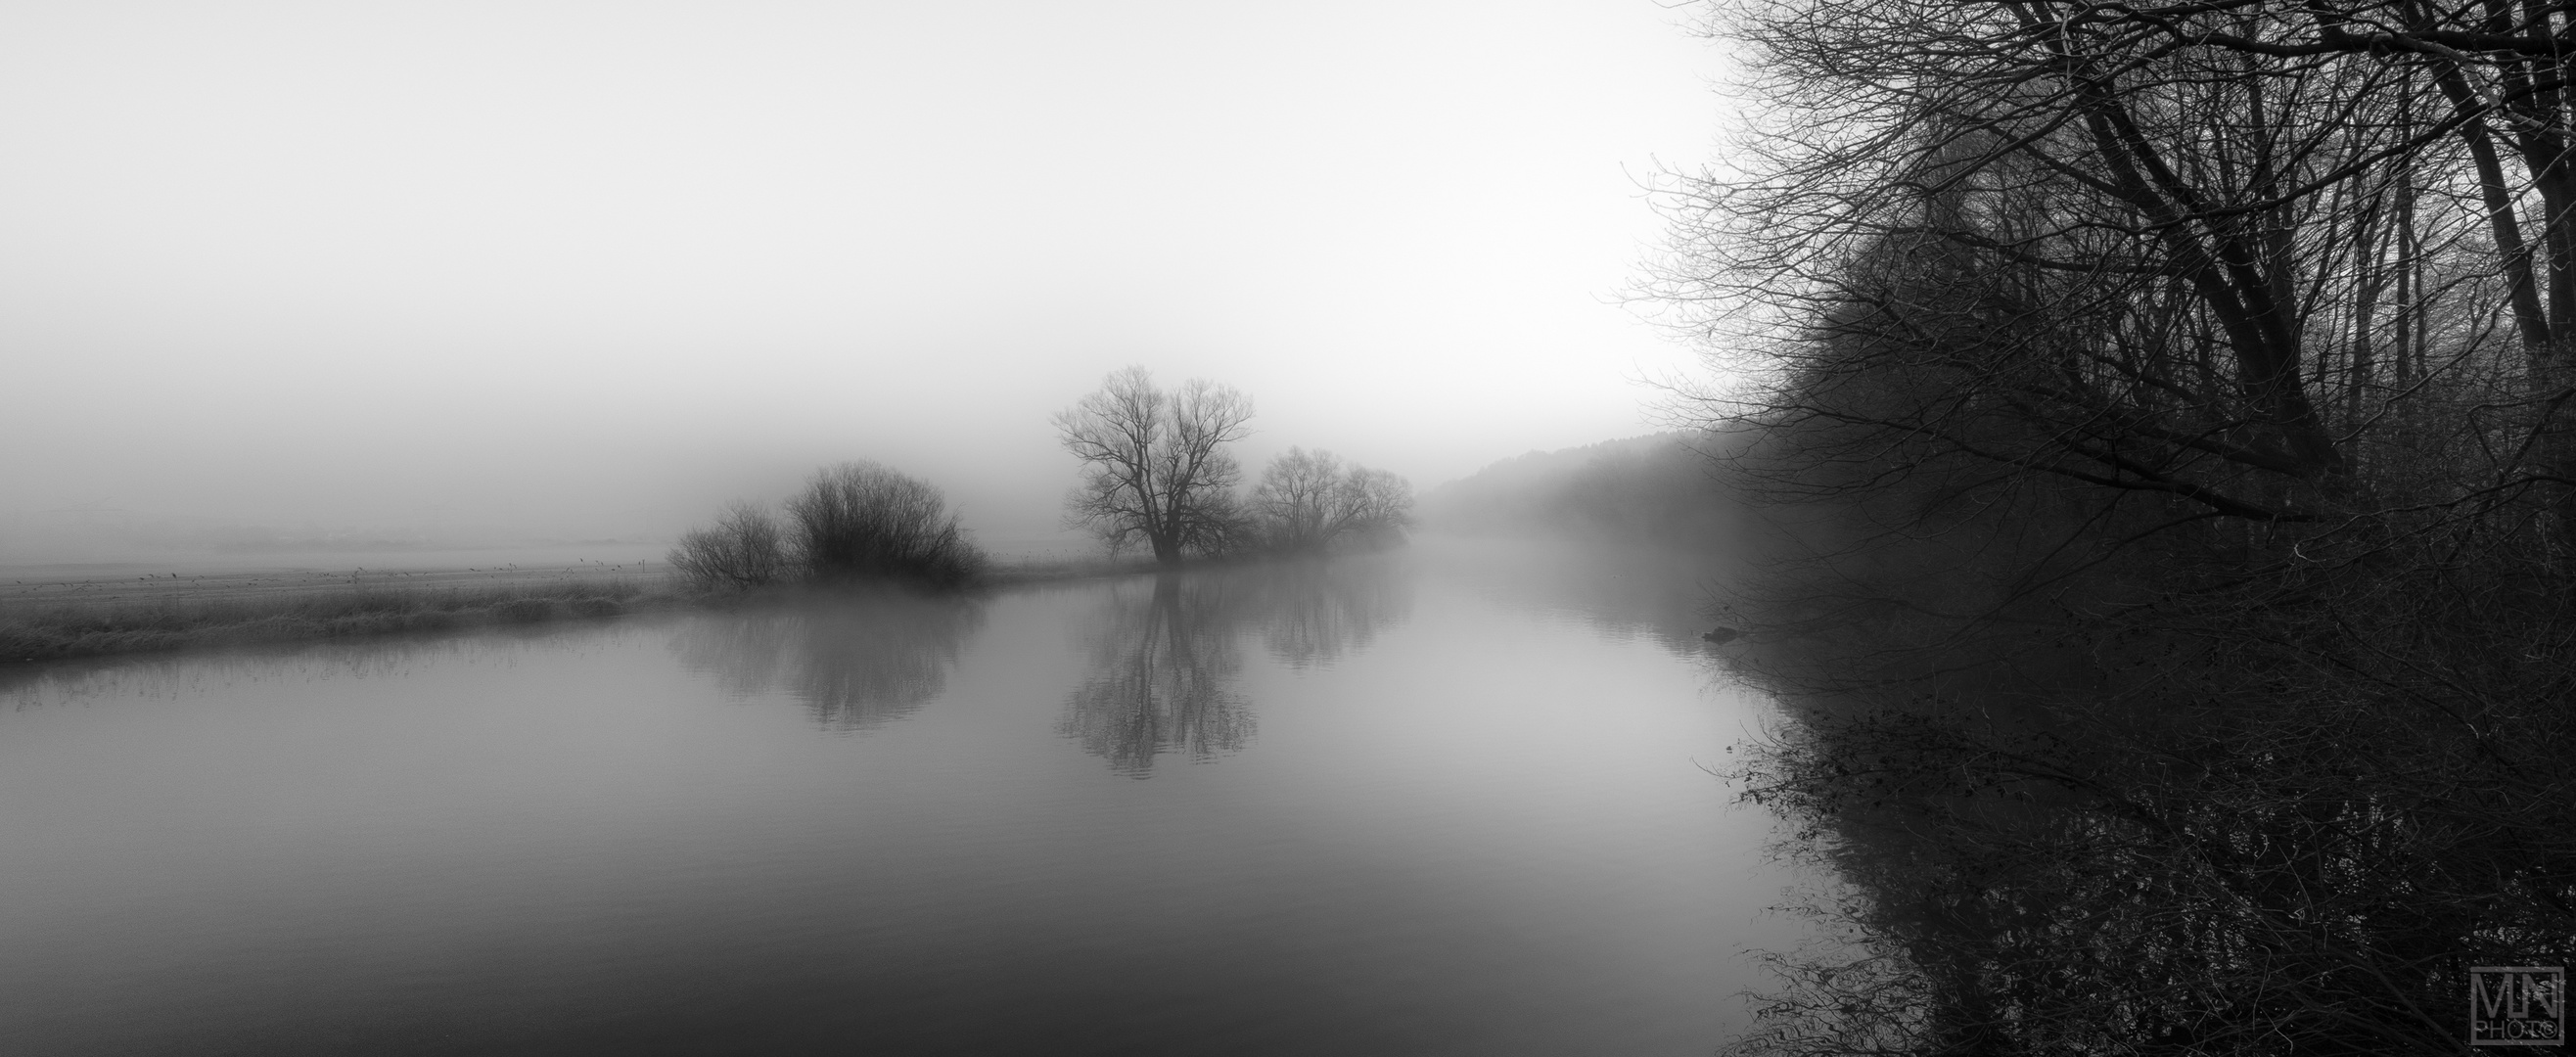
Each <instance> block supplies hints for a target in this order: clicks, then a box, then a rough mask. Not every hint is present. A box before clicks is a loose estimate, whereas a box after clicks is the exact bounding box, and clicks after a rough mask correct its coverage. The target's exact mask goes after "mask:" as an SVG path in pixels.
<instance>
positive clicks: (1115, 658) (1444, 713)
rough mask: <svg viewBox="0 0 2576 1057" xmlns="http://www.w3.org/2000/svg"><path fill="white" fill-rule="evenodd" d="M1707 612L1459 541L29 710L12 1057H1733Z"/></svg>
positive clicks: (20, 764)
mask: <svg viewBox="0 0 2576 1057" xmlns="http://www.w3.org/2000/svg"><path fill="white" fill-rule="evenodd" d="M1696 597H1697V584H1696V583H1695V581H1694V579H1693V577H1692V576H1691V575H1690V574H1689V573H1687V572H1684V571H1681V570H1678V569H1673V568H1669V567H1657V566H1651V565H1640V564H1637V563H1633V562H1631V563H1627V564H1625V565H1615V566H1614V565H1601V564H1586V563H1580V562H1572V561H1569V560H1553V559H1542V558H1541V557H1539V556H1537V555H1534V554H1532V553H1523V552H1515V553H1509V554H1497V553H1471V552H1461V551H1458V550H1456V549H1452V550H1448V551H1439V550H1428V551H1426V550H1421V549H1417V552H1416V553H1413V554H1410V555H1405V556H1399V557H1394V558H1386V559H1372V560H1362V561H1344V562H1339V563H1336V564H1333V565H1330V566H1325V567H1320V568H1303V569H1295V568H1291V569H1264V570H1246V571H1236V572H1226V573H1202V574H1190V575H1185V576H1177V577H1166V578H1154V577H1138V578H1132V579H1126V580H1119V581H1112V582H1093V583H1083V584H1077V585H1070V586H1064V587H1057V588H1047V589H1033V590H1023V591H1016V592H1009V593H1003V594H999V595H996V596H994V597H991V598H987V599H982V600H976V601H963V602H926V601H918V600H911V601H906V600H887V599H879V600H873V601H871V600H853V601H850V602H847V603H846V604H835V605H831V606H824V607H816V608H811V609H805V610H797V611H778V610H770V611H746V612H738V613H692V614H670V615H663V616H655V617H645V618H635V619H627V620H621V621H614V622H606V623H596V624H583V625H555V626H548V627H543V628H536V629H528V630H522V631H516V632H496V633H488V634H479V635H472V636H460V637H451V638H444V639H436V640H403V641H375V642H368V643H363V644H354V645H331V646H322V647H313V648H307V649H302V650H297V651H293V652H287V653H269V654H257V655H190V656H182V657H172V658H162V659H151V660H132V661H127V662H123V663H120V664H114V665H98V666H89V667H57V668H52V669H47V670H44V671H42V672H39V673H28V672H26V671H24V670H21V671H19V672H18V673H17V674H16V676H15V679H16V682H15V683H13V684H11V685H9V686H7V687H6V688H0V1051H6V1052H11V1053H45V1054H53V1053H59V1054H93V1053H94V1054H162V1053H169V1054H179V1053H186V1054H203V1053H240V1054H304V1053H343V1052H347V1053H438V1054H447V1053H491V1054H509V1053H531V1054H533V1053H581V1052H596V1053H703V1052H782V1053H801V1052H826V1051H831V1052H879V1053H1012V1052H1057V1053H1119V1054H1152V1053H1172V1054H1199V1053H1280V1054H1380V1053H1383V1054H1476V1055H1494V1054H1519V1053H1526V1054H1550V1055H1555V1054H1575V1053H1616V1054H1667V1053H1668V1054H1700V1053H1706V1052H1707V1051H1708V1050H1709V1049H1711V1048H1712V1047H1713V1046H1715V1045H1716V1044H1717V1043H1719V1042H1720V1041H1722V1040H1723V1039H1724V1037H1725V1036H1726V1035H1727V1034H1729V1033H1730V1031H1731V1030H1733V1029H1734V1028H1735V1027H1737V1026H1739V1025H1740V1024H1741V1020H1742V1016H1743V1004H1742V1002H1741V1000H1740V999H1738V998H1737V997H1736V996H1737V992H1738V991H1739V990H1741V989H1743V988H1745V987H1748V986H1753V985H1755V984H1756V983H1758V982H1759V981H1758V979H1757V977H1756V976H1755V973H1754V969H1753V967H1752V965H1751V963H1750V961H1749V960H1748V959H1746V958H1744V957H1742V956H1741V954H1740V951H1741V950H1742V949H1743V948H1745V947H1746V946H1748V945H1766V944H1767V945H1778V944H1781V943H1783V942H1786V940H1785V937H1786V936H1787V934H1788V927H1787V926H1786V925H1785V924H1784V923H1783V922H1782V921H1781V920H1779V919H1777V918H1775V917H1772V916H1769V915H1766V914H1765V913H1764V908H1765V907H1767V906H1769V905H1771V904H1774V903H1777V902H1779V901H1780V899H1779V896H1780V891H1781V889H1782V888H1783V887H1784V886H1786V885H1788V884H1790V883H1792V879H1791V878H1789V877H1788V876H1786V875H1785V874H1784V873H1782V872H1779V871H1778V870H1777V869H1776V868H1774V867H1770V866H1767V865H1766V864H1765V863H1764V862H1763V860H1762V857H1761V855H1760V849H1761V847H1762V846H1763V844H1764V843H1765V841H1767V840H1768V839H1769V835H1770V829H1769V823H1768V820H1767V819H1766V818H1764V817H1762V816H1761V815H1759V814H1758V813H1755V812H1750V811H1743V810H1738V809H1735V808H1733V807H1732V806H1731V805H1730V794H1729V792H1728V790H1727V789H1726V787H1725V786H1724V785H1723V783H1721V782H1719V781H1718V780H1717V779H1715V778H1712V777H1711V776H1710V775H1709V774H1707V773H1706V772H1705V771H1703V770H1702V769H1701V768H1702V766H1703V765H1722V764H1723V762H1724V760H1725V758H1726V749H1727V746H1729V745H1730V744H1732V743H1734V742H1736V741H1739V740H1741V739H1743V738H1744V737H1745V736H1746V735H1747V734H1748V733H1750V732H1751V731H1752V730H1753V729H1754V728H1755V727H1757V726H1758V725H1759V724H1761V723H1762V722H1764V721H1765V719H1766V718H1767V716H1768V715H1769V713H1768V710H1767V706H1765V705H1763V704H1761V703H1760V702H1759V701H1758V700H1757V699H1756V698H1755V696H1754V695H1752V694H1751V693H1749V692H1747V691H1743V690H1740V689H1737V688H1735V687H1734V686H1732V684H1731V683H1730V682H1729V681H1728V680H1727V679H1726V678H1725V677H1724V676H1723V675H1722V674H1721V673H1720V671H1719V669H1718V668H1717V667H1716V666H1714V665H1712V664H1711V663H1710V660H1709V658H1708V657H1707V656H1706V655H1705V654H1704V653H1702V652H1701V650H1700V649H1699V648H1698V645H1697V643H1696V640H1695V637H1694V636H1693V635H1692V632H1693V631H1695V630H1696V627H1697V618H1695V617H1693V616H1691V614H1690V612H1689V610H1690V606H1691V604H1692V603H1693V602H1694V601H1696Z"/></svg>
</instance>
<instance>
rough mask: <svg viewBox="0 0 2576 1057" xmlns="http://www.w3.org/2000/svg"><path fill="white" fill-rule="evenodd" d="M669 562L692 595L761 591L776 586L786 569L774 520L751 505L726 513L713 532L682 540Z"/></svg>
mask: <svg viewBox="0 0 2576 1057" xmlns="http://www.w3.org/2000/svg"><path fill="white" fill-rule="evenodd" d="M667 560H668V561H669V562H670V563H671V567H672V568H673V569H676V570H678V571H679V576H680V582H681V583H682V584H683V585H685V586H687V587H688V588H689V589H691V590H695V591H715V590H723V589H735V590H739V589H743V588H750V587H761V586H764V585H767V584H772V583H776V582H778V580H779V579H781V578H782V577H784V576H786V575H787V572H788V569H789V566H790V562H789V561H788V554H787V547H786V545H785V541H784V539H783V537H782V535H781V533H780V532H779V529H778V521H777V519H775V518H772V517H770V516H769V511H768V510H767V509H765V508H763V507H761V506H759V505H757V504H753V503H736V504H734V505H733V506H730V507H727V508H725V512H724V514H723V515H722V516H720V517H718V518H717V519H716V524H715V527H714V528H707V529H694V530H691V531H690V532H689V533H687V534H686V535H683V536H681V537H680V545H679V546H677V547H673V548H671V553H670V555H669V557H668V558H667Z"/></svg>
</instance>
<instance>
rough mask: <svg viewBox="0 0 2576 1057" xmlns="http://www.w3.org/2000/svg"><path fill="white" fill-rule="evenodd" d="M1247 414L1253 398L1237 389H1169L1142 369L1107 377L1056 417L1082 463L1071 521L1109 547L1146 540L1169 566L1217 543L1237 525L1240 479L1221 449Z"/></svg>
mask: <svg viewBox="0 0 2576 1057" xmlns="http://www.w3.org/2000/svg"><path fill="white" fill-rule="evenodd" d="M1251 419H1252V401H1251V399H1250V398H1248V397H1246V396H1244V395H1243V394H1242V393H1240V392H1238V391H1236V390H1235V389H1234V388H1233V387H1231V386H1224V385H1218V384H1216V383H1213V382H1209V381H1207V380H1205V379H1191V380H1190V381H1187V382H1184V383H1182V384H1181V387H1180V388H1179V389H1177V390H1171V391H1166V390H1163V389H1160V388H1157V387H1156V386H1155V385H1154V378H1153V375H1152V374H1151V373H1149V372H1147V371H1146V370H1145V369H1144V368H1142V367H1129V368H1126V369H1124V370H1121V371H1118V372H1116V373H1114V374H1111V375H1110V376H1109V377H1108V379H1107V380H1105V381H1103V382H1102V383H1101V385H1100V388H1099V389H1098V390H1097V391H1094V392H1093V393H1092V394H1091V395H1089V396H1086V397H1083V398H1082V400H1081V401H1080V402H1078V403H1076V404H1074V405H1073V406H1072V407H1069V408H1066V409H1065V410H1063V411H1061V412H1058V413H1057V414H1056V416H1055V426H1056V431H1057V433H1058V435H1059V437H1060V439H1061V440H1062V441H1063V444H1064V449H1065V450H1066V451H1068V452H1071V453H1073V456H1074V457H1075V458H1077V459H1080V460H1082V463H1083V475H1082V484H1081V485H1080V486H1079V487H1077V488H1075V489H1074V491H1073V494H1072V495H1071V496H1069V497H1067V498H1066V501H1065V503H1066V507H1067V517H1068V520H1070V521H1071V522H1073V523H1074V524H1076V525H1080V526H1083V527H1087V528H1090V529H1091V530H1092V531H1094V532H1096V533H1098V534H1099V535H1100V537H1101V538H1102V539H1103V540H1106V541H1107V542H1108V543H1109V545H1110V547H1111V548H1113V549H1116V548H1123V547H1126V546H1130V545H1133V544H1135V543H1137V542H1140V541H1141V542H1143V543H1144V544H1145V545H1146V546H1148V547H1150V548H1152V550H1153V552H1154V560H1156V561H1158V562H1161V563H1163V564H1166V565H1170V564H1174V563H1177V562H1179V561H1180V560H1181V556H1182V555H1184V554H1187V553H1191V552H1193V551H1197V552H1205V551H1211V550H1216V549H1218V548H1219V547H1220V546H1222V544H1223V542H1224V541H1225V540H1226V539H1227V538H1229V536H1230V535H1231V534H1232V533H1233V532H1234V531H1235V526H1236V522H1237V520H1238V515H1237V513H1236V511H1235V509H1234V506H1235V503H1234V486H1235V484H1236V482H1238V481H1239V480H1241V479H1242V476H1243V471H1242V468H1241V467H1240V466H1239V465H1238V464H1237V463H1236V462H1235V461H1234V457H1233V456H1232V455H1231V454H1228V453H1227V452H1226V450H1225V448H1226V445H1228V444H1231V443H1233V442H1235V441H1237V440H1241V439H1243V437H1244V435H1245V434H1246V433H1247V432H1249V431H1248V430H1247V429H1246V428H1245V423H1247V422H1249V421H1251Z"/></svg>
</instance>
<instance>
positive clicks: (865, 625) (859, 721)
mask: <svg viewBox="0 0 2576 1057" xmlns="http://www.w3.org/2000/svg"><path fill="white" fill-rule="evenodd" d="M983 625H984V606H983V603H982V602H980V601H976V600H973V599H962V598H921V597H916V596H911V595H904V594H893V593H889V594H885V595H874V596H867V597H862V598H848V599H837V600H834V601H831V602H828V603H821V604H817V605H813V606H809V607H804V608H799V609H790V610H772V611H767V612H747V613H736V614H730V615H727V616H721V617H709V618H706V619H701V620H695V621H691V622H690V623H689V624H688V626H687V627H686V628H685V629H684V630H682V631H681V633H680V634H679V635H678V636H677V637H676V638H674V639H673V640H672V642H671V649H672V652H674V653H676V654H678V655H679V658H680V662H681V663H682V664H684V665H687V666H688V667H690V668H692V669H695V670H697V671H702V672H706V673H709V674H711V675H713V676H714V677H715V679H716V683H717V685H718V686H719V687H720V688H722V689H723V690H724V691H725V693H727V694H729V695H731V696H733V697H736V698H748V697H752V696H755V695H759V694H764V693H769V692H772V691H779V692H785V693H788V694H791V695H794V696H795V697H796V699H797V700H799V701H802V702H804V704H805V707H806V708H807V709H808V710H809V711H811V712H812V713H813V716H814V721H815V722H816V723H817V724H819V725H821V726H823V727H825V728H827V729H831V730H836V731H842V732H853V733H854V732H862V731H869V730H874V729H876V728H878V727H882V726H884V725H886V724H887V723H891V722H893V721H895V720H898V719H902V718H904V717H906V716H910V715H911V714H913V713H914V712H917V711H920V709H921V706H922V705H923V704H924V703H925V702H928V701H929V700H930V699H931V698H933V697H937V696H939V692H940V690H941V689H943V688H945V687H946V686H947V684H948V673H949V670H950V669H952V668H954V667H956V664H957V657H958V654H959V652H960V651H961V650H962V649H963V648H964V646H965V642H966V639H967V637H968V636H970V635H972V634H974V633H975V631H976V630H978V629H980V628H982V627H983Z"/></svg>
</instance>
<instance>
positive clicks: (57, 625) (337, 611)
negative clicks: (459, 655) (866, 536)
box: [0, 581, 681, 661]
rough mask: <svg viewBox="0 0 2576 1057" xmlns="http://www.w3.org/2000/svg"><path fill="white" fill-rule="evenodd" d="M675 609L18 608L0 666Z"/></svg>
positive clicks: (215, 603) (366, 590) (528, 587)
mask: <svg viewBox="0 0 2576 1057" xmlns="http://www.w3.org/2000/svg"><path fill="white" fill-rule="evenodd" d="M679 601H681V599H680V598H679V596H676V595H673V594H670V593H668V592H665V591H658V590H653V589H648V588H647V587H644V586H642V585H639V584H634V583H585V582H578V581H572V582H551V583H547V582H540V583H526V584H512V585H504V586H492V587H475V588H463V587H412V586H403V585H398V584H397V585H367V586H362V587H351V588H346V589H342V590H312V589H295V590H290V589H280V590H278V591H276V592H274V593H250V594H236V595H233V596H231V597H225V598H220V599H191V598H184V597H176V598H157V599H131V600H115V601H98V602H89V601H72V602H58V603H50V604H31V603H23V602H22V603H18V604H15V605H12V606H9V607H7V608H5V609H0V661H43V660H57V659H62V658H68V657H92V656H98V655H101V654H112V653H134V652H142V651H149V650H171V649H183V648H189V647H199V646H230V645H240V644H247V643H266V642H287V641H295V640H305V639H329V638H344V637H350V636H359V635H383V634H392V633H400V632H423V631H446V630H452V629H458V628H470V627H480V626H487V625H495V624H531V623H536V622H540V621H548V620H562V619H569V618H580V617H604V616H614V615H617V614H620V613H626V612H632V611H634V610H637V609H642V608H648V607H653V606H667V605H671V604H675V603H677V602H679Z"/></svg>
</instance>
